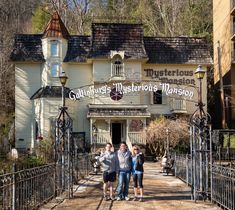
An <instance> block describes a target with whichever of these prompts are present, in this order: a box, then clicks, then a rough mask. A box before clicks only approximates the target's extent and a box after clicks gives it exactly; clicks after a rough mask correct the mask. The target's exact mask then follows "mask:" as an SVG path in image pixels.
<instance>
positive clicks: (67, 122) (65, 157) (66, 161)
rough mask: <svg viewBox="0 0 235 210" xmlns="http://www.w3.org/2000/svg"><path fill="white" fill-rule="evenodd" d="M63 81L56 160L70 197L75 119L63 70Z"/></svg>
mask: <svg viewBox="0 0 235 210" xmlns="http://www.w3.org/2000/svg"><path fill="white" fill-rule="evenodd" d="M59 79H60V83H61V86H62V87H61V95H62V106H61V107H60V109H59V111H60V112H59V115H58V117H57V120H56V143H55V162H56V163H57V164H59V165H58V166H59V167H61V170H59V171H58V173H59V175H58V176H59V177H60V181H59V183H61V186H60V188H62V190H65V189H67V190H68V197H69V198H71V197H73V190H72V189H73V155H74V144H73V138H72V128H73V121H72V118H71V117H70V116H69V114H68V112H67V107H66V106H65V85H66V82H67V79H68V77H67V76H66V74H65V72H64V71H62V72H61V74H60V75H59Z"/></svg>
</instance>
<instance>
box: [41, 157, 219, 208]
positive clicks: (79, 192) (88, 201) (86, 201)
mask: <svg viewBox="0 0 235 210" xmlns="http://www.w3.org/2000/svg"><path fill="white" fill-rule="evenodd" d="M144 168H145V174H144V189H145V197H144V202H139V201H132V199H131V200H130V201H104V200H103V199H102V180H101V175H91V176H89V177H88V178H87V179H86V180H83V181H82V182H83V183H81V185H79V186H75V187H74V188H75V193H74V198H73V199H70V200H68V199H64V200H61V203H60V204H58V202H57V204H56V205H55V203H54V204H53V201H52V202H50V203H48V204H47V205H45V206H44V207H43V208H41V210H48V209H56V210H69V209H71V210H98V209H99V210H111V209H112V210H116V209H117V210H119V209H120V210H133V209H137V210H151V209H156V210H161V209H163V210H168V209H169V210H171V209H172V210H186V209H187V210H199V209H203V210H217V209H220V208H219V207H217V206H216V205H213V204H211V203H209V202H203V201H199V202H197V203H195V202H194V201H191V200H190V198H191V196H190V188H189V187H188V186H187V185H186V184H185V183H184V182H182V181H181V180H179V179H177V178H175V177H174V176H171V175H169V176H166V175H164V174H162V173H160V167H159V164H157V163H152V162H151V163H150V162H147V163H145V165H144ZM132 186H133V183H132V181H131V183H130V191H129V197H130V198H133V189H132ZM57 201H58V200H57Z"/></svg>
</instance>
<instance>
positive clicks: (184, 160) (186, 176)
mask: <svg viewBox="0 0 235 210" xmlns="http://www.w3.org/2000/svg"><path fill="white" fill-rule="evenodd" d="M191 172H192V159H191V156H190V155H175V176H176V177H178V178H179V179H181V180H183V181H184V182H186V183H187V184H188V185H191V184H192V173H191Z"/></svg>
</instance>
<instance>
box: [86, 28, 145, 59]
mask: <svg viewBox="0 0 235 210" xmlns="http://www.w3.org/2000/svg"><path fill="white" fill-rule="evenodd" d="M143 37H144V32H143V25H142V24H120V23H93V24H92V48H91V53H90V57H92V58H97V57H109V56H110V51H111V50H116V51H125V59H141V58H147V54H146V52H145V48H144V42H143Z"/></svg>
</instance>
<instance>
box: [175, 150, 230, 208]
mask: <svg viewBox="0 0 235 210" xmlns="http://www.w3.org/2000/svg"><path fill="white" fill-rule="evenodd" d="M196 170H198V169H196ZM209 174H210V176H209V177H208V180H207V183H206V185H207V186H208V189H209V192H208V195H209V199H211V200H212V201H213V202H215V203H217V204H218V205H220V206H221V207H223V208H225V209H229V210H235V169H232V168H231V167H224V166H219V165H216V164H215V163H214V164H212V165H210V167H209ZM175 176H176V177H178V178H180V179H181V180H183V181H184V182H185V183H187V184H188V185H191V184H192V161H191V157H190V155H185V154H184V155H175ZM203 176H205V175H203ZM195 182H197V180H195Z"/></svg>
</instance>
